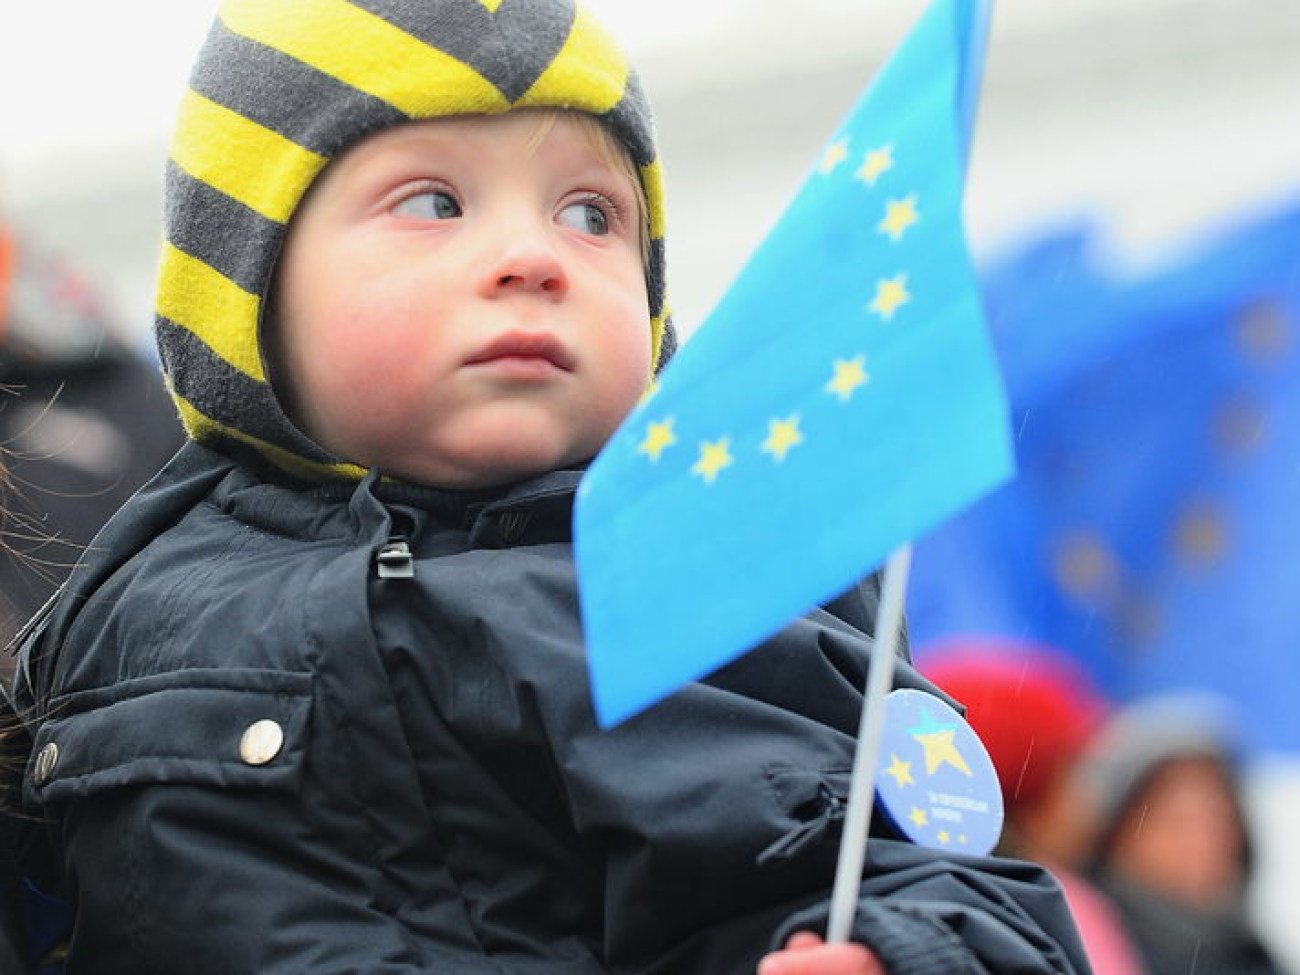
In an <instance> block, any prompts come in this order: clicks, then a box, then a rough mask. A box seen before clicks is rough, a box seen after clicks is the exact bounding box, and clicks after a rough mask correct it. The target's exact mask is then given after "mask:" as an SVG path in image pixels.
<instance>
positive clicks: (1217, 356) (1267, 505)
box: [908, 207, 1300, 751]
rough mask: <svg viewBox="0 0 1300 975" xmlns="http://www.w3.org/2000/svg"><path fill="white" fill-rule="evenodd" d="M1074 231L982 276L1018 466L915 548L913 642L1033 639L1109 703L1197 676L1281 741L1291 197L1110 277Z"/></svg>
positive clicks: (1292, 651) (1296, 618) (1291, 477)
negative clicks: (1209, 237)
mask: <svg viewBox="0 0 1300 975" xmlns="http://www.w3.org/2000/svg"><path fill="white" fill-rule="evenodd" d="M1092 244H1093V240H1092V237H1091V235H1090V234H1089V233H1088V232H1087V231H1086V230H1084V229H1080V228H1075V229H1072V230H1069V231H1065V232H1061V233H1056V234H1052V235H1049V236H1047V237H1045V238H1043V239H1042V240H1039V241H1037V242H1035V243H1033V244H1031V245H1029V246H1026V247H1025V248H1024V249H1023V251H1021V252H1020V253H1019V254H1017V255H1015V256H1013V257H1011V258H1010V259H1008V260H1005V261H1003V262H1001V263H999V264H997V265H996V266H994V267H992V268H990V269H989V270H988V271H987V272H986V273H985V274H984V285H985V289H986V297H987V307H988V309H989V316H990V321H991V327H992V330H993V335H994V342H995V345H996V346H997V349H998V353H999V356H1000V358H1001V361H1002V365H1003V369H1004V374H1005V376H1006V382H1007V389H1008V394H1009V395H1010V397H1011V401H1012V407H1013V413H1014V416H1013V423H1014V426H1015V429H1016V432H1017V441H1016V452H1017V462H1018V468H1019V477H1018V478H1017V480H1016V482H1015V483H1013V484H1011V485H1009V486H1007V487H1005V488H1003V489H1002V490H1000V491H998V492H996V493H994V494H992V495H990V496H989V497H987V498H985V499H984V500H983V501H982V502H981V503H979V504H978V505H976V506H974V507H972V508H971V509H969V510H968V511H967V512H965V513H964V514H963V515H961V516H960V517H958V518H956V519H954V520H953V521H951V522H949V523H948V524H946V525H944V526H943V527H941V528H940V529H938V530H937V531H935V532H933V533H931V534H930V535H928V536H927V537H926V538H924V539H923V540H921V541H920V542H919V543H918V545H917V546H916V549H915V554H914V562H913V574H912V587H911V590H910V593H909V606H908V609H909V622H910V626H911V635H912V639H913V645H914V647H916V648H917V653H918V657H919V658H920V659H921V661H922V664H924V647H925V645H926V644H927V643H931V642H934V641H936V640H938V639H941V638H946V637H955V636H963V635H964V636H969V635H972V634H983V635H1007V636H1013V637H1028V638H1032V639H1038V640H1042V641H1045V642H1048V643H1051V644H1054V645H1056V646H1057V647H1059V648H1061V649H1063V650H1065V651H1067V652H1069V653H1071V654H1073V655H1075V656H1076V657H1077V658H1079V659H1080V660H1081V662H1082V663H1083V664H1085V665H1086V666H1087V667H1088V668H1089V669H1090V670H1091V672H1092V673H1093V675H1094V676H1095V677H1096V678H1097V680H1098V683H1099V684H1100V686H1101V687H1102V688H1103V689H1104V690H1106V691H1108V692H1109V693H1110V694H1111V695H1112V696H1114V697H1115V698H1116V699H1119V700H1125V699H1129V698H1132V697H1135V696H1138V695H1141V694H1145V693H1148V692H1154V691H1160V690H1173V689H1187V688H1190V689H1201V690H1210V691H1215V692H1218V693H1220V694H1226V695H1227V696H1229V697H1230V698H1233V699H1235V701H1236V702H1237V703H1238V704H1239V705H1240V712H1241V716H1242V719H1243V725H1244V728H1243V730H1244V732H1245V733H1246V734H1247V735H1248V738H1249V744H1251V745H1253V746H1255V748H1256V749H1258V750H1288V751H1295V750H1300V712H1297V709H1296V707H1295V702H1294V693H1295V688H1297V687H1300V586H1298V585H1297V582H1296V578H1297V573H1296V569H1295V558H1296V555H1297V553H1300V329H1298V328H1297V323H1298V322H1300V207H1291V208H1287V209H1285V210H1283V211H1282V212H1279V213H1276V214H1273V215H1270V216H1268V217H1265V218H1262V219H1256V220H1254V221H1252V222H1249V223H1246V224H1244V225H1241V226H1238V227H1236V228H1233V229H1231V230H1228V231H1226V232H1224V233H1223V234H1221V235H1220V236H1219V237H1218V238H1217V239H1216V240H1213V241H1211V242H1208V243H1202V244H1201V245H1199V246H1197V247H1196V248H1195V249H1192V250H1189V251H1187V252H1185V253H1184V254H1182V255H1181V256H1179V257H1178V258H1177V259H1174V260H1171V261H1169V262H1167V263H1166V265H1165V266H1163V267H1161V268H1158V269H1156V270H1153V271H1148V272H1146V273H1144V274H1142V275H1141V276H1139V277H1135V278H1130V279H1127V280H1121V279H1118V278H1117V277H1116V276H1113V275H1108V274H1106V273H1104V272H1102V271H1100V270H1098V269H1097V268H1095V267H1094V266H1092V264H1091V255H1092Z"/></svg>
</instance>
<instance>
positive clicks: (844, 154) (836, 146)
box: [817, 139, 849, 176]
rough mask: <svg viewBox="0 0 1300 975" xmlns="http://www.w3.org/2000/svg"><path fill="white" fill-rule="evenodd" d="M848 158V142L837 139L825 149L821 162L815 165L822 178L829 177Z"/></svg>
mask: <svg viewBox="0 0 1300 975" xmlns="http://www.w3.org/2000/svg"><path fill="white" fill-rule="evenodd" d="M848 158H849V140H848V139H837V140H836V141H835V142H832V143H831V144H830V145H829V146H827V147H826V152H825V153H823V154H822V160H821V162H820V163H818V164H817V168H818V169H820V170H821V173H822V175H823V176H829V175H830V174H831V173H833V172H835V170H836V169H837V168H838V167H839V165H840V163H842V162H844V160H846V159H848Z"/></svg>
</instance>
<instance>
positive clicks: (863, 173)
mask: <svg viewBox="0 0 1300 975" xmlns="http://www.w3.org/2000/svg"><path fill="white" fill-rule="evenodd" d="M893 168H894V147H893V146H881V147H880V148H879V149H872V150H871V151H870V152H868V153H867V157H866V158H865V159H864V160H863V161H862V165H861V166H859V167H858V171H857V172H856V173H854V175H855V176H856V177H857V178H858V179H860V180H862V182H864V183H866V184H867V185H868V186H875V185H876V180H878V179H880V177H881V176H883V175H884V174H885V173H887V172H889V171H890V170H891V169H893Z"/></svg>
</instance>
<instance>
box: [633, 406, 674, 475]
mask: <svg viewBox="0 0 1300 975" xmlns="http://www.w3.org/2000/svg"><path fill="white" fill-rule="evenodd" d="M673 423H674V419H673V417H671V416H670V417H669V418H668V419H666V420H664V421H662V422H660V423H652V424H650V426H649V428H648V429H647V430H646V434H645V439H644V440H642V441H641V445H640V446H639V447H637V448H636V449H637V453H641V454H645V455H646V456H647V457H649V458H650V460H651V462H653V463H658V461H659V455H660V454H662V453H663V452H664V451H665V450H667V449H668V448H669V447H671V446H672V445H673V444H675V443H676V442H677V434H675V433H673Z"/></svg>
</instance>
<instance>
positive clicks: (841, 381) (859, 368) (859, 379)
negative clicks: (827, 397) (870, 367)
mask: <svg viewBox="0 0 1300 975" xmlns="http://www.w3.org/2000/svg"><path fill="white" fill-rule="evenodd" d="M870 378H871V377H870V376H868V375H867V357H866V356H864V355H859V356H854V357H853V358H852V359H836V360H835V375H834V376H832V377H831V381H830V382H828V383H827V384H826V391H827V392H830V393H834V394H835V395H836V396H838V397H839V398H840V402H841V403H847V402H848V401H849V398H850V397H851V396H852V395H853V391H854V390H856V389H857V388H858V387H859V386H861V385H863V384H864V383H866V382H867V381H868V380H869V379H870Z"/></svg>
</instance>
